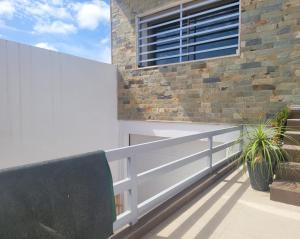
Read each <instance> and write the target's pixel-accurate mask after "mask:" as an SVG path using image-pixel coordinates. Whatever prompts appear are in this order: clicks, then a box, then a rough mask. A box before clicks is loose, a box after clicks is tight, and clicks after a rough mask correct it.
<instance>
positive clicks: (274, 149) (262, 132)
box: [240, 122, 287, 175]
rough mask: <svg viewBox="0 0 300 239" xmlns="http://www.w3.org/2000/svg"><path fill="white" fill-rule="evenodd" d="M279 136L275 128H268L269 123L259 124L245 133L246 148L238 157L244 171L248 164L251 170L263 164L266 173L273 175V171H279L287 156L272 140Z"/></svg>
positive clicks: (275, 141)
mask: <svg viewBox="0 0 300 239" xmlns="http://www.w3.org/2000/svg"><path fill="white" fill-rule="evenodd" d="M277 134H280V136H282V137H285V136H284V134H283V135H281V133H280V132H278V129H277V128H276V127H270V123H269V122H267V123H261V124H259V125H257V126H256V127H255V128H254V129H252V130H250V131H246V133H245V134H244V136H243V138H244V140H245V141H246V146H245V147H244V150H243V152H242V155H241V157H240V163H241V164H242V165H243V166H244V170H245V169H246V165H247V163H249V164H250V168H251V170H254V168H255V167H256V166H257V165H258V164H262V163H265V164H266V165H267V167H268V172H269V173H271V175H274V173H275V169H276V170H280V163H282V162H284V161H286V160H287V154H286V152H285V151H284V150H283V149H282V147H281V145H280V144H278V142H277V140H274V136H275V135H277Z"/></svg>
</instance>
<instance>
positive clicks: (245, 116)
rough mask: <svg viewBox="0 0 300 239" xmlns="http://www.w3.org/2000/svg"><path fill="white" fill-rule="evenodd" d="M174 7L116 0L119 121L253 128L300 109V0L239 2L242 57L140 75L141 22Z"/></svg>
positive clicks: (158, 1)
mask: <svg viewBox="0 0 300 239" xmlns="http://www.w3.org/2000/svg"><path fill="white" fill-rule="evenodd" d="M170 2H174V1H171V0H111V7H112V52H113V55H112V59H113V63H114V64H116V65H118V68H119V74H120V76H119V84H118V91H119V92H118V94H119V119H128V120H170V121H193V122H220V123H222V122H223V123H254V122H257V121H259V120H261V119H264V118H266V117H269V116H271V115H272V114H274V112H276V111H277V110H279V109H280V108H281V107H283V106H285V105H287V104H291V103H293V104H300V0H241V6H242V17H241V18H242V25H241V54H240V55H239V56H231V57H225V58H219V59H212V60H206V61H202V62H190V63H180V64H174V65H168V66H163V67H156V68H149V69H138V68H137V65H136V38H135V36H136V33H135V16H136V15H137V14H139V13H143V12H145V11H149V10H151V9H153V8H157V6H162V7H163V6H164V5H165V4H168V3H170Z"/></svg>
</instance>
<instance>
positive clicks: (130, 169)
mask: <svg viewBox="0 0 300 239" xmlns="http://www.w3.org/2000/svg"><path fill="white" fill-rule="evenodd" d="M234 131H240V135H241V134H242V131H243V126H235V127H229V128H224V129H219V130H214V131H207V132H203V133H198V134H194V135H188V136H183V137H178V138H170V139H163V140H158V141H154V142H150V143H144V144H139V145H134V146H128V147H124V148H119V149H113V150H108V151H106V156H107V159H108V161H109V162H112V161H115V160H122V159H127V177H126V178H125V179H123V180H120V181H118V182H115V183H114V193H115V195H118V194H121V193H124V192H126V191H128V192H129V194H128V195H129V197H128V203H129V205H128V206H129V209H128V210H126V211H125V212H123V213H122V214H120V215H118V217H117V221H116V222H115V224H114V229H115V230H117V229H120V228H121V227H123V226H125V225H127V224H131V225H132V224H135V223H136V222H137V220H138V218H139V217H140V216H141V215H144V214H145V212H148V211H150V210H151V209H153V208H155V207H157V206H158V205H160V204H161V203H163V202H164V201H166V200H167V199H169V198H171V197H173V196H175V195H176V194H178V193H179V192H180V191H182V190H183V189H185V188H187V187H188V186H190V185H191V184H193V183H195V182H196V181H198V180H199V179H201V178H202V177H204V176H205V175H207V174H209V173H210V172H212V170H213V169H214V168H215V167H217V166H218V165H220V164H222V163H224V162H226V161H228V160H229V159H231V158H232V157H234V156H236V155H238V154H239V153H240V152H241V150H242V142H240V147H239V151H238V152H236V153H235V154H233V155H230V156H228V157H226V158H224V159H223V160H220V161H218V162H217V163H215V164H213V160H212V159H213V157H212V156H213V154H214V153H216V152H219V151H221V150H224V149H227V148H229V147H231V146H233V145H235V144H237V143H238V141H237V138H236V139H234V140H232V141H229V142H226V143H223V144H221V145H218V146H216V147H214V146H213V142H214V141H213V137H214V136H217V135H221V134H226V133H230V132H234ZM206 138H207V139H208V149H206V150H204V151H201V152H198V153H195V154H192V155H188V156H186V157H183V158H179V159H177V160H174V161H172V162H169V163H166V164H163V165H160V166H158V167H155V168H152V169H149V170H147V171H144V172H142V173H137V171H136V160H137V157H133V156H137V155H143V154H145V153H149V152H152V151H154V150H159V149H162V148H166V147H171V146H176V145H179V144H183V143H188V142H192V141H195V140H200V139H206ZM205 157H208V158H209V160H210V161H209V162H210V163H209V166H208V167H206V168H204V169H202V170H201V171H199V172H197V173H195V174H193V175H190V176H189V177H187V178H185V179H184V180H182V181H180V182H178V183H176V184H175V185H173V186H171V187H169V188H167V189H165V190H163V191H161V192H160V193H158V194H156V195H155V196H153V197H151V198H149V199H147V200H146V201H144V202H142V203H138V200H137V180H140V179H142V180H147V179H149V178H150V177H153V176H158V175H163V174H164V173H167V172H170V171H173V170H175V169H177V168H180V167H182V166H185V165H187V164H189V163H191V162H194V161H196V160H201V159H203V158H205Z"/></svg>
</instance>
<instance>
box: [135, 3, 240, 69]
mask: <svg viewBox="0 0 300 239" xmlns="http://www.w3.org/2000/svg"><path fill="white" fill-rule="evenodd" d="M239 9H240V2H239V0H206V1H203V0H195V1H191V2H188V3H184V4H179V5H177V6H174V7H172V8H169V9H166V10H163V11H160V12H157V13H154V14H151V15H147V16H143V17H139V18H138V19H137V26H138V28H137V31H138V32H137V38H138V39H137V43H138V44H137V45H138V49H137V63H138V65H139V67H146V66H155V65H162V64H170V63H177V62H186V61H194V60H201V59H208V58H211V57H218V56H227V55H234V54H237V51H238V48H239V18H240V10H239Z"/></svg>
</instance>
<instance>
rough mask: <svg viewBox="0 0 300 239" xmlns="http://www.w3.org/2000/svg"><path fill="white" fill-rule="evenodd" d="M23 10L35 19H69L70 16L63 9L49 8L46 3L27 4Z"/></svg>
mask: <svg viewBox="0 0 300 239" xmlns="http://www.w3.org/2000/svg"><path fill="white" fill-rule="evenodd" d="M25 10H26V11H27V12H28V13H29V14H30V15H32V16H35V17H44V18H46V17H54V18H57V19H70V18H72V16H71V14H70V13H69V12H68V10H67V9H66V8H65V7H56V6H51V5H49V4H48V3H42V2H35V3H31V4H28V5H27V6H26V7H25Z"/></svg>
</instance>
